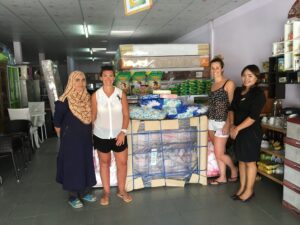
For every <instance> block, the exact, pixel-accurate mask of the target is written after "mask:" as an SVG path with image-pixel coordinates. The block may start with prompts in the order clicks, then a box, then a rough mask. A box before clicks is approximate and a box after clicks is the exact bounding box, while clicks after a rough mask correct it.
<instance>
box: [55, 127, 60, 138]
mask: <svg viewBox="0 0 300 225" xmlns="http://www.w3.org/2000/svg"><path fill="white" fill-rule="evenodd" d="M54 130H55V132H56V135H57V137H59V136H60V127H54Z"/></svg>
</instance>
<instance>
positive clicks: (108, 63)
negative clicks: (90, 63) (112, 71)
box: [102, 62, 111, 64]
mask: <svg viewBox="0 0 300 225" xmlns="http://www.w3.org/2000/svg"><path fill="white" fill-rule="evenodd" d="M102 64H111V62H102Z"/></svg>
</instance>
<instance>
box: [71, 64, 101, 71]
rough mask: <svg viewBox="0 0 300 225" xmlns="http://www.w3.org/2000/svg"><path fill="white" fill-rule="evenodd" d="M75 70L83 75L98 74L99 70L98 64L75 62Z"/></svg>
mask: <svg viewBox="0 0 300 225" xmlns="http://www.w3.org/2000/svg"><path fill="white" fill-rule="evenodd" d="M75 69H76V70H80V71H82V72H84V73H99V72H100V69H101V63H100V62H75Z"/></svg>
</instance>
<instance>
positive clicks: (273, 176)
mask: <svg viewBox="0 0 300 225" xmlns="http://www.w3.org/2000/svg"><path fill="white" fill-rule="evenodd" d="M261 126H262V128H263V129H264V130H271V131H274V132H279V133H282V134H284V135H286V129H284V128H282V127H278V126H272V125H269V124H267V123H262V124H261ZM261 152H263V153H266V154H269V155H274V156H276V157H278V158H281V159H283V160H284V159H285V155H284V150H280V151H276V150H273V149H272V148H261ZM262 162H263V163H265V164H270V165H271V164H274V162H271V161H265V160H264V161H262ZM257 172H258V173H259V174H260V175H262V176H264V177H267V178H269V179H271V180H272V181H274V182H276V183H278V184H280V185H283V174H268V173H266V172H265V171H262V170H259V169H258V170H257Z"/></svg>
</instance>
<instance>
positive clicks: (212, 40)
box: [209, 20, 215, 59]
mask: <svg viewBox="0 0 300 225" xmlns="http://www.w3.org/2000/svg"><path fill="white" fill-rule="evenodd" d="M209 28H210V57H211V59H213V58H214V56H215V53H214V52H215V33H214V21H213V20H211V21H210V22H209Z"/></svg>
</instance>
